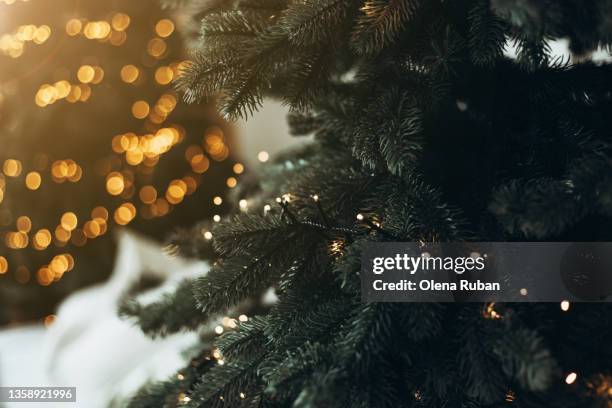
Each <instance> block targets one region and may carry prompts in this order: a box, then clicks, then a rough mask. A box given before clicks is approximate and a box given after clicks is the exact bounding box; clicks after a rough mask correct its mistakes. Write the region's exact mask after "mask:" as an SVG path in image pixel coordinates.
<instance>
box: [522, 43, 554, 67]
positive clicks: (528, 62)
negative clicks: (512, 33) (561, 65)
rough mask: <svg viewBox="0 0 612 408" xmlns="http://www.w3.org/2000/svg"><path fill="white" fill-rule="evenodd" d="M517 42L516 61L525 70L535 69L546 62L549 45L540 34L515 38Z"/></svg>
mask: <svg viewBox="0 0 612 408" xmlns="http://www.w3.org/2000/svg"><path fill="white" fill-rule="evenodd" d="M516 42H517V44H518V61H519V62H520V63H521V66H522V67H523V68H524V69H526V70H527V71H535V70H536V69H537V68H540V67H542V66H545V65H547V64H548V61H549V57H548V56H549V55H550V52H551V51H550V45H549V44H548V43H547V42H546V39H545V38H544V37H542V36H529V37H521V38H518V39H517V40H516Z"/></svg>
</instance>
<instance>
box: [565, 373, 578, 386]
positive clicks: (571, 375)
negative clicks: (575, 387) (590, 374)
mask: <svg viewBox="0 0 612 408" xmlns="http://www.w3.org/2000/svg"><path fill="white" fill-rule="evenodd" d="M576 379H578V374H576V373H569V374H568V375H567V377H565V383H566V384H573V383H574V382H576Z"/></svg>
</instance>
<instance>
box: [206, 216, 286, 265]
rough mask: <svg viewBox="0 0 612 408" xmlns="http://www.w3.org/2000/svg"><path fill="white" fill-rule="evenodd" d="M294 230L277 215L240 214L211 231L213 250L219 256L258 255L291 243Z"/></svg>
mask: <svg viewBox="0 0 612 408" xmlns="http://www.w3.org/2000/svg"><path fill="white" fill-rule="evenodd" d="M295 232H296V226H295V225H293V224H290V223H287V222H286V221H284V220H283V219H282V218H281V217H279V216H276V215H268V216H262V215H259V214H240V215H236V216H234V218H233V219H232V220H229V221H227V222H223V223H219V224H218V225H216V226H215V228H214V229H213V237H214V241H213V246H214V248H215V250H216V251H217V252H218V253H219V254H220V255H222V256H234V255H255V256H258V255H261V254H262V253H265V252H268V251H269V248H270V246H276V245H278V244H279V243H281V242H284V241H286V240H287V239H290V238H291V236H293V235H294V233H295Z"/></svg>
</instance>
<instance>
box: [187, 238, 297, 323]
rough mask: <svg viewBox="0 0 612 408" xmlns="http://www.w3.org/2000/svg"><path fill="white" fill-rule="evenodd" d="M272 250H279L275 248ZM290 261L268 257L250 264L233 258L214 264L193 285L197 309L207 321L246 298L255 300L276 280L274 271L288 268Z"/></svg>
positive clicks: (279, 256) (283, 258) (276, 274)
mask: <svg viewBox="0 0 612 408" xmlns="http://www.w3.org/2000/svg"><path fill="white" fill-rule="evenodd" d="M275 248H276V250H278V249H280V246H277V247H275ZM290 263H291V261H290V260H288V259H286V257H283V256H282V255H276V256H273V255H270V254H269V255H268V256H266V257H265V258H257V259H256V260H252V259H251V258H250V257H238V256H234V257H232V258H229V259H225V260H222V261H218V262H217V264H216V265H215V266H214V267H213V268H212V269H211V271H210V272H209V273H208V275H206V276H204V277H202V278H199V279H197V280H196V282H195V283H194V285H193V290H194V294H195V298H196V301H197V306H198V309H200V310H201V311H202V312H203V314H204V316H203V317H202V318H210V317H211V316H213V315H214V314H215V313H220V312H223V311H225V310H227V309H228V308H229V307H231V306H234V305H236V304H238V303H240V302H241V301H243V300H245V299H247V298H248V297H250V296H257V295H259V294H261V293H262V292H263V291H264V290H265V289H267V288H268V287H270V286H271V285H272V283H273V282H274V281H275V280H276V279H277V277H278V271H277V270H276V269H277V268H283V267H289V264H290Z"/></svg>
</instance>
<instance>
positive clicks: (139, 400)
mask: <svg viewBox="0 0 612 408" xmlns="http://www.w3.org/2000/svg"><path fill="white" fill-rule="evenodd" d="M182 391H183V384H182V383H181V381H179V380H178V379H176V377H174V378H173V379H170V380H168V381H158V382H154V383H150V384H146V385H144V386H143V387H141V388H140V389H139V390H138V392H137V393H136V394H135V395H134V396H133V397H132V398H131V399H130V401H129V403H128V404H127V407H128V408H149V407H175V406H176V405H177V401H178V396H179V394H180V393H181V392H182Z"/></svg>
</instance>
